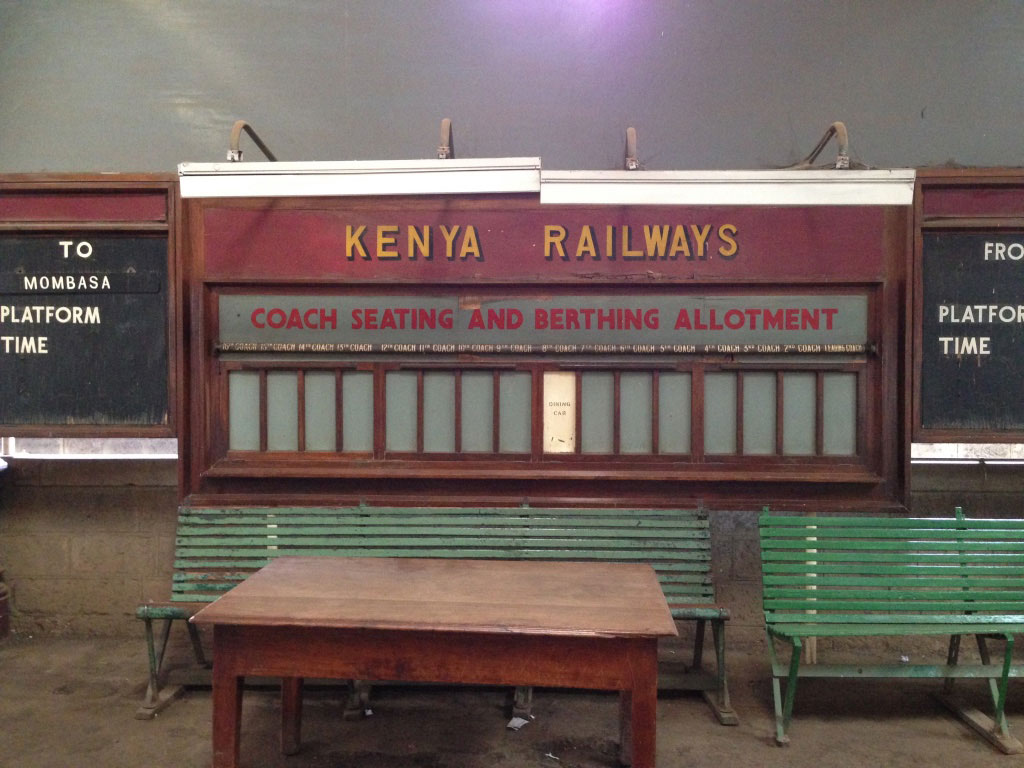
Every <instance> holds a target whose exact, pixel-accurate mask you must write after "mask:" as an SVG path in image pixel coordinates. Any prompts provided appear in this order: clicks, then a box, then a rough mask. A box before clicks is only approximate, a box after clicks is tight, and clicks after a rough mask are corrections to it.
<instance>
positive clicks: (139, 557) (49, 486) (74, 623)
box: [0, 459, 1024, 647]
mask: <svg viewBox="0 0 1024 768" xmlns="http://www.w3.org/2000/svg"><path fill="white" fill-rule="evenodd" d="M175 482H176V469H175V462H173V461H167V460H139V461H121V460H95V461H91V460H90V461H82V460H67V461H55V460H24V459H15V460H13V461H12V466H11V469H10V470H8V472H6V473H5V475H4V479H3V486H2V488H0V567H3V568H5V569H6V576H5V580H6V581H7V583H8V584H10V585H11V587H12V589H13V594H12V608H13V611H12V625H13V627H14V629H15V631H17V632H22V633H29V634H30V633H33V632H44V633H47V634H53V633H65V634H86V635H115V636H118V635H126V634H137V633H139V632H140V631H141V630H140V628H139V627H138V626H137V622H136V620H135V619H134V618H133V617H134V611H135V607H136V605H138V603H139V602H141V601H143V600H146V599H166V598H167V597H168V595H169V594H170V579H171V570H172V564H173V555H174V529H175V517H176V506H175V505H176V495H175V494H176V490H175ZM911 485H912V509H911V511H912V513H913V514H915V515H922V516H928V515H940V516H944V515H948V514H950V513H951V512H952V509H953V507H954V506H956V505H958V504H959V505H961V506H963V507H964V509H965V510H966V511H967V513H968V514H970V515H975V516H996V517H998V516H1005V517H1022V516H1024V509H1021V502H1020V499H1021V491H1022V489H1024V466H1016V465H993V464H973V465H927V464H925V465H920V464H919V465H915V467H914V471H913V473H912V484H911ZM711 519H712V547H713V548H712V567H713V574H714V579H715V584H716V588H717V592H718V599H719V601H720V602H722V603H724V604H725V605H727V606H729V608H730V610H731V611H732V615H733V618H732V620H731V622H730V626H729V636H730V645H731V646H734V647H745V646H747V647H751V646H759V645H760V644H761V643H762V642H763V639H764V638H763V628H762V623H761V614H760V610H761V609H760V599H761V592H760V590H761V584H760V554H759V548H758V542H757V514H756V511H754V510H749V511H735V512H722V511H716V512H713V513H712V518H711Z"/></svg>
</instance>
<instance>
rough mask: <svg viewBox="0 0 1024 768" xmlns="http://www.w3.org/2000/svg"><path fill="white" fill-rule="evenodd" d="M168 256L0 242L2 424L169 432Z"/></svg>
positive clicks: (92, 241)
mask: <svg viewBox="0 0 1024 768" xmlns="http://www.w3.org/2000/svg"><path fill="white" fill-rule="evenodd" d="M167 247H168V244H167V235H166V234H165V233H163V234H154V235H149V234H135V233H132V234H126V235H120V234H116V233H97V232H77V233H76V232H67V233H60V234H46V235H35V234H25V233H16V234H0V424H3V425H24V426H33V425H58V426H59V425H68V426H71V425H99V426H104V427H109V426H123V427H147V426H162V425H167V424H168V389H167V384H168V367H167V366H168V349H167V306H168V254H167Z"/></svg>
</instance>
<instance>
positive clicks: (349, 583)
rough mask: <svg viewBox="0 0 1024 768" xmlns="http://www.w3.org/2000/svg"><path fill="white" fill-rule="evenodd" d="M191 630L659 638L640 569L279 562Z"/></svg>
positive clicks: (381, 560)
mask: <svg viewBox="0 0 1024 768" xmlns="http://www.w3.org/2000/svg"><path fill="white" fill-rule="evenodd" d="M193 621H195V622H196V623H198V624H216V625H240V626H307V627H308V626H315V627H329V628H357V629H387V630H390V629H401V630H427V631H435V632H436V631H448V632H486V633H504V634H508V633H513V634H514V633H519V634H545V635H567V636H580V637H594V636H607V637H666V636H673V635H675V634H677V633H676V628H675V624H674V622H673V621H672V616H671V614H670V613H669V610H668V605H667V604H666V602H665V596H664V594H663V593H662V591H661V586H660V585H659V584H658V579H657V576H656V575H655V573H654V570H653V569H652V568H651V567H650V566H648V565H634V564H624V563H589V562H561V561H559V562H549V561H528V560H462V559H445V558H439V559H421V558H389V557H279V558H277V559H275V560H273V561H271V563H270V564H269V565H267V566H265V567H264V568H262V569H260V570H259V571H257V572H256V573H254V574H253V575H252V576H250V577H249V578H248V579H246V580H245V581H243V582H242V583H241V584H239V585H238V586H236V587H235V588H234V589H232V590H231V591H229V592H227V593H225V594H224V595H223V596H221V597H220V598H218V599H217V600H216V601H214V602H213V603H210V604H209V605H207V606H205V607H204V608H202V609H201V610H200V611H199V612H198V613H196V615H195V617H194V618H193Z"/></svg>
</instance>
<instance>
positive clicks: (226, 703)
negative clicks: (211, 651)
mask: <svg viewBox="0 0 1024 768" xmlns="http://www.w3.org/2000/svg"><path fill="white" fill-rule="evenodd" d="M225 667H226V665H224V664H221V665H220V666H218V665H217V664H216V662H215V663H214V665H213V697H212V698H213V768H238V747H239V742H240V737H241V722H242V685H243V683H244V682H245V678H243V677H239V676H237V675H234V674H230V673H225V672H223V671H220V670H223V669H224V668H225Z"/></svg>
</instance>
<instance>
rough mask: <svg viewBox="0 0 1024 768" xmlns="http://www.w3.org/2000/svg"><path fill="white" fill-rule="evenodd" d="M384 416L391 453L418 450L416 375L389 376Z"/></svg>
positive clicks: (405, 373)
mask: <svg viewBox="0 0 1024 768" xmlns="http://www.w3.org/2000/svg"><path fill="white" fill-rule="evenodd" d="M386 384H387V385H386V387H385V389H386V392H385V405H384V415H385V418H386V419H387V433H386V435H385V445H386V447H387V450H389V451H415V450H416V373H415V372H414V371H393V372H390V373H388V374H387V379H386Z"/></svg>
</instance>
